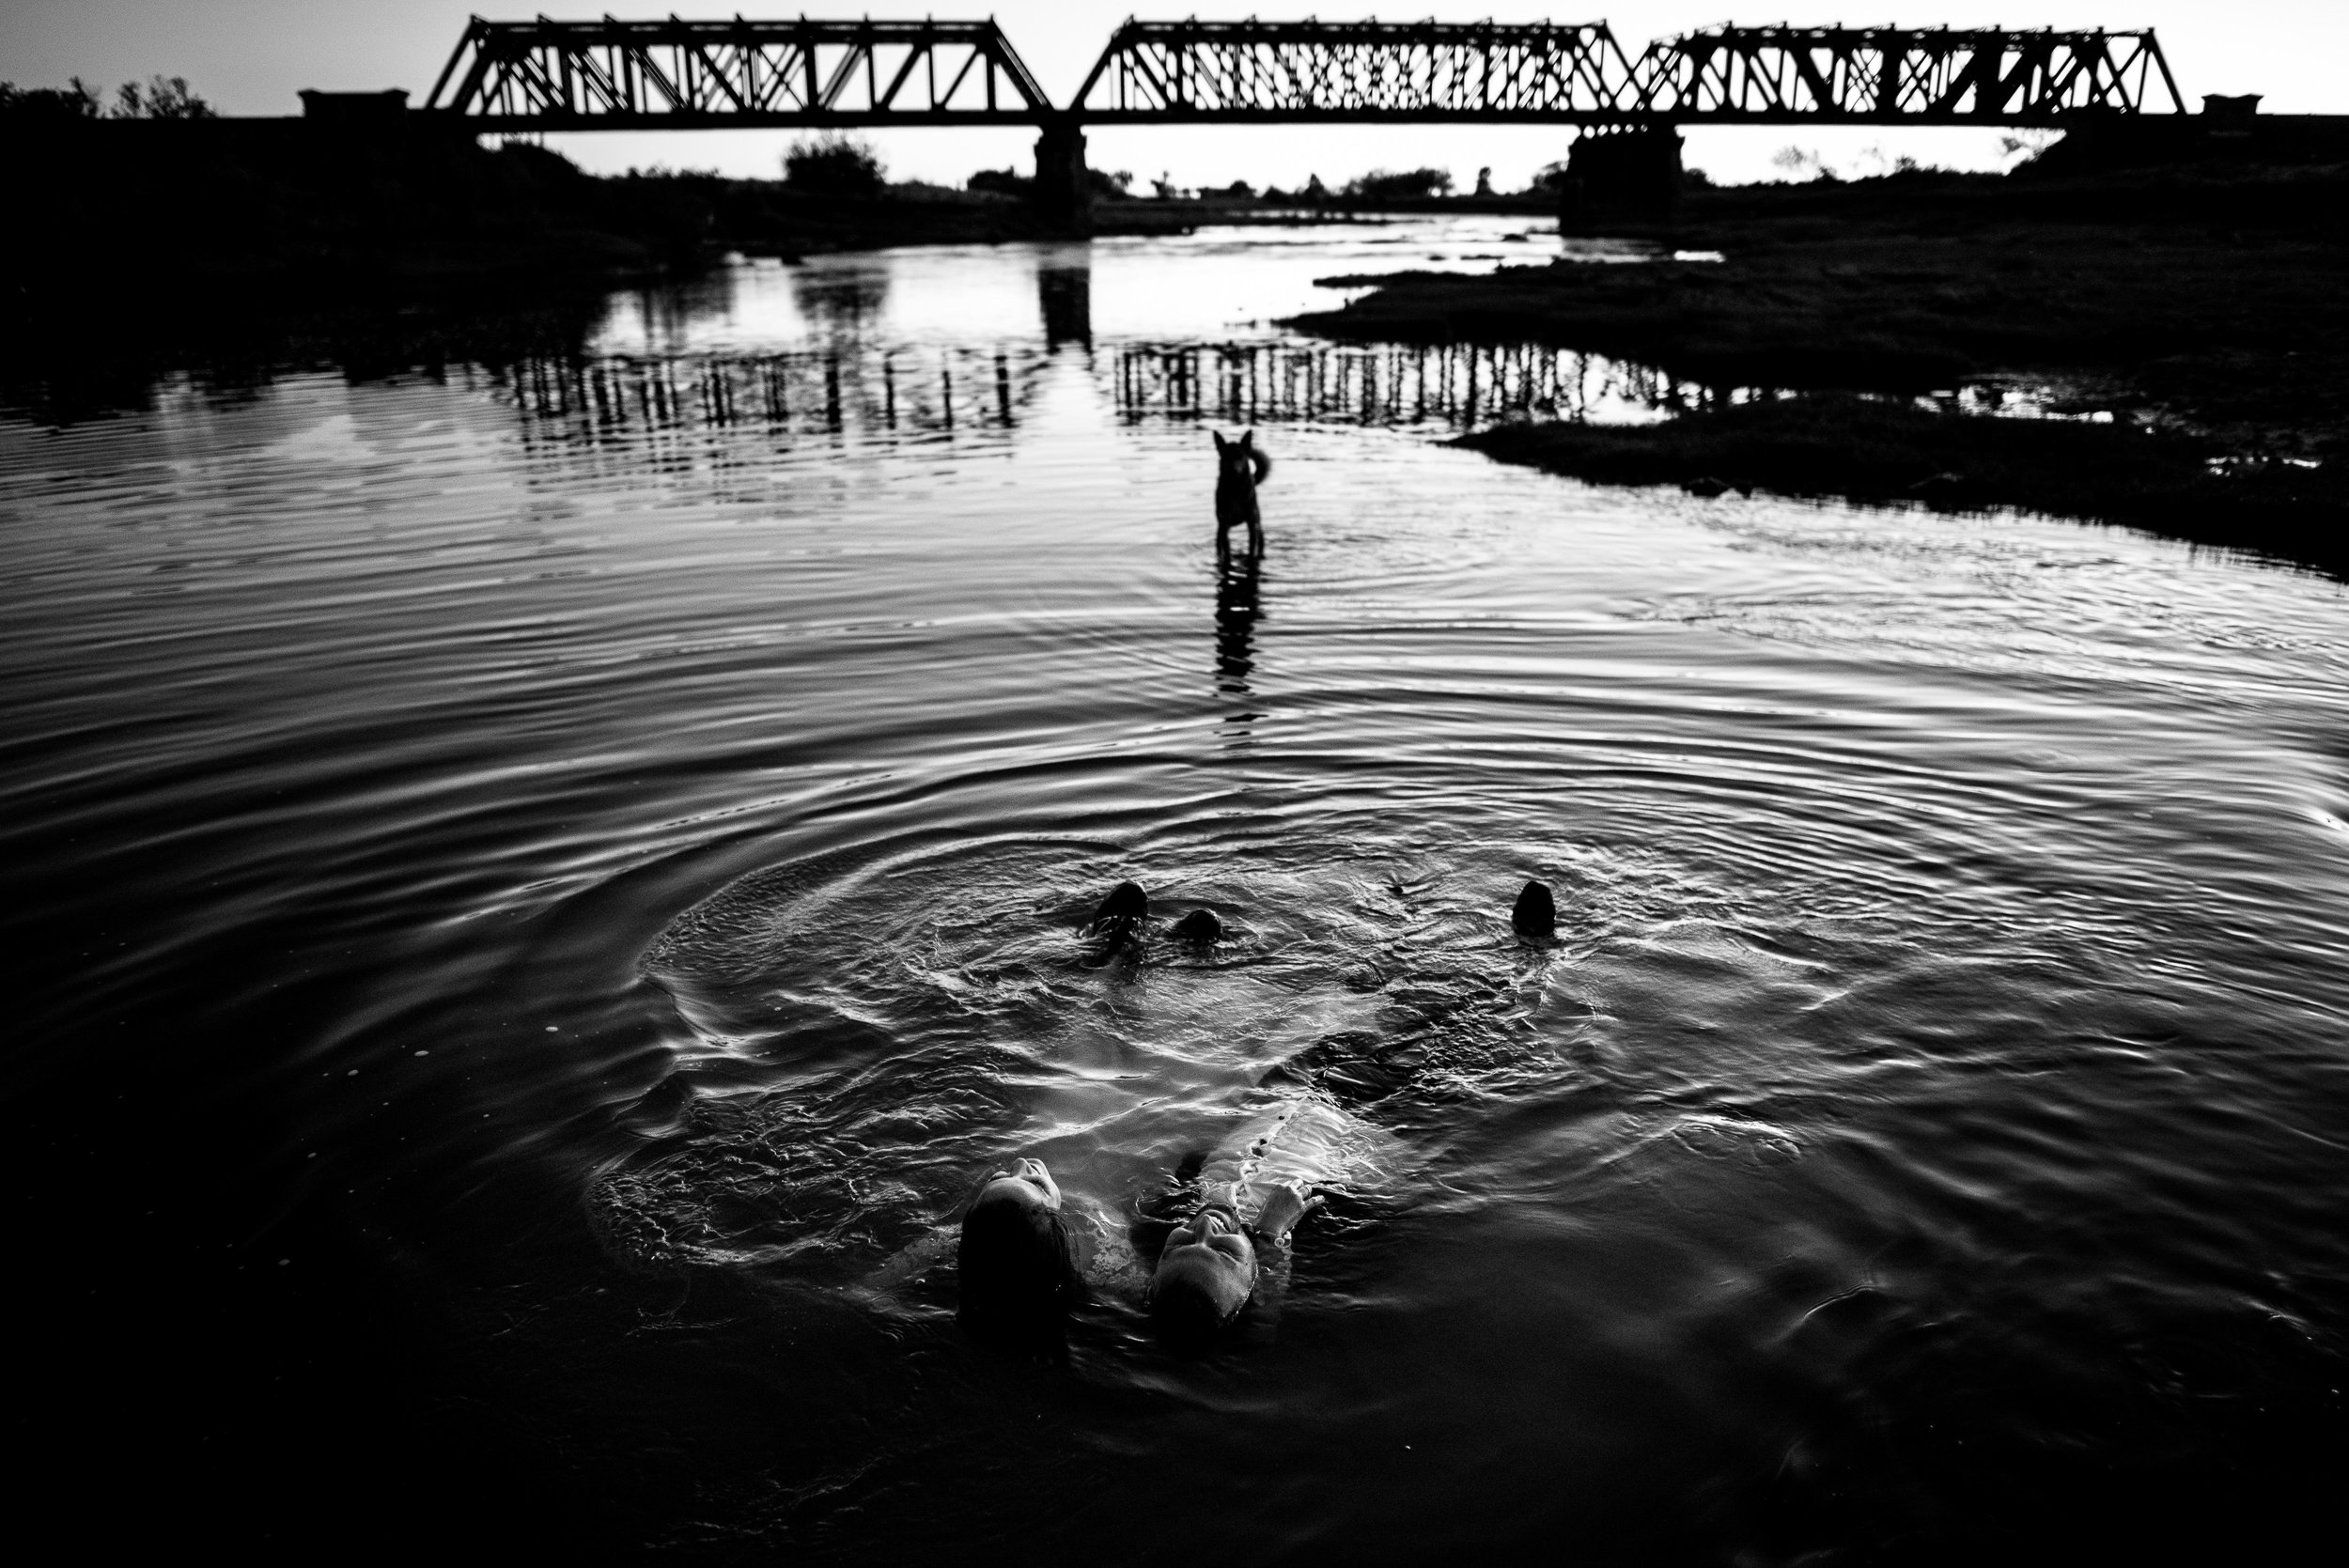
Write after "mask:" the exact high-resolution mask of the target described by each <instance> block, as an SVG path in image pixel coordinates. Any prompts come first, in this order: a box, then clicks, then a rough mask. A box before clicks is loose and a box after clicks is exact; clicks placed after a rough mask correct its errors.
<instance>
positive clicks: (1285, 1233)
mask: <svg viewBox="0 0 2349 1568" xmlns="http://www.w3.org/2000/svg"><path fill="white" fill-rule="evenodd" d="M1321 1204H1322V1199H1320V1198H1319V1197H1313V1198H1308V1197H1306V1196H1305V1194H1304V1191H1303V1190H1302V1189H1301V1188H1294V1187H1290V1186H1287V1185H1285V1184H1283V1185H1282V1186H1280V1187H1276V1188H1273V1189H1272V1196H1271V1197H1270V1198H1268V1199H1267V1200H1266V1201H1265V1206H1264V1212H1263V1213H1262V1214H1260V1215H1258V1216H1257V1217H1256V1222H1255V1224H1253V1225H1252V1226H1251V1227H1249V1228H1250V1229H1251V1230H1252V1231H1254V1232H1255V1233H1256V1239H1257V1240H1259V1241H1261V1242H1264V1243H1265V1244H1267V1245H1268V1246H1271V1247H1278V1248H1280V1249H1281V1250H1283V1251H1286V1250H1288V1244H1289V1233H1290V1232H1291V1231H1293V1230H1295V1229H1296V1228H1297V1222H1298V1221H1299V1220H1300V1219H1304V1218H1305V1216H1307V1215H1309V1214H1311V1213H1313V1211H1314V1210H1315V1209H1317V1208H1319V1207H1320V1206H1321Z"/></svg>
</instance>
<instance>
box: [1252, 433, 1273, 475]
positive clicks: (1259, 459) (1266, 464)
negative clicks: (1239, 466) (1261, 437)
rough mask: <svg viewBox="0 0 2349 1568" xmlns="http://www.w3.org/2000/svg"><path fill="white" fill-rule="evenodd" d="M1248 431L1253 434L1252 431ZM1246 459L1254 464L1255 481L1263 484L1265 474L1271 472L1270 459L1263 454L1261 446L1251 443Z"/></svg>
mask: <svg viewBox="0 0 2349 1568" xmlns="http://www.w3.org/2000/svg"><path fill="white" fill-rule="evenodd" d="M1250 433H1251V434H1253V432H1250ZM1248 460H1249V461H1250V462H1252V463H1254V464H1255V465H1256V483H1257V484H1259V485H1261V484H1263V483H1264V477H1265V475H1266V474H1269V473H1271V472H1272V459H1271V458H1268V457H1266V456H1265V454H1264V451H1263V449H1262V448H1260V447H1257V446H1254V445H1251V446H1250V447H1249V448H1248Z"/></svg>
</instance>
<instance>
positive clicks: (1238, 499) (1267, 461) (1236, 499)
mask: <svg viewBox="0 0 2349 1568" xmlns="http://www.w3.org/2000/svg"><path fill="white" fill-rule="evenodd" d="M1210 434H1212V435H1213V436H1214V437H1215V458H1216V471H1215V553H1216V556H1217V558H1218V559H1219V560H1220V559H1221V558H1222V557H1224V556H1227V555H1229V554H1230V553H1231V552H1232V529H1233V528H1234V527H1235V526H1236V525H1237V524H1239V523H1243V522H1244V523H1246V524H1247V525H1248V553H1249V555H1250V556H1251V557H1254V556H1258V555H1261V554H1263V553H1264V514H1263V513H1262V512H1260V511H1258V510H1257V508H1256V487H1257V486H1258V485H1261V484H1263V483H1264V478H1265V475H1266V474H1270V473H1271V472H1272V459H1271V458H1268V457H1266V456H1265V455H1264V454H1263V453H1261V452H1259V451H1257V450H1256V432H1255V431H1253V430H1250V431H1248V432H1247V433H1246V434H1244V435H1242V436H1241V437H1240V438H1239V440H1237V441H1225V440H1224V439H1223V432H1222V431H1221V430H1215V431H1211V432H1210Z"/></svg>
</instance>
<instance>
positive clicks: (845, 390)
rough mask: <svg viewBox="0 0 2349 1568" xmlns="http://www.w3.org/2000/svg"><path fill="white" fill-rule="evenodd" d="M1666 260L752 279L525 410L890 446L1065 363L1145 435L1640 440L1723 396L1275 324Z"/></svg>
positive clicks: (1146, 266)
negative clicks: (1363, 428) (1327, 336)
mask: <svg viewBox="0 0 2349 1568" xmlns="http://www.w3.org/2000/svg"><path fill="white" fill-rule="evenodd" d="M1661 254H1662V253H1661V252H1660V251H1658V250H1657V247H1655V246H1652V245H1648V244H1645V243H1644V242H1641V241H1622V240H1587V239H1562V238H1561V237H1560V236H1558V235H1557V234H1555V233H1554V232H1549V231H1548V230H1545V229H1542V228H1541V227H1540V226H1539V225H1531V226H1529V224H1528V221H1527V220H1525V219H1523V218H1521V217H1490V216H1472V217H1435V218H1424V219H1407V220H1398V221H1395V222H1392V223H1380V224H1361V225H1339V224H1316V225H1298V226H1296V227H1293V228H1276V227H1256V226H1251V227H1227V228H1221V229H1213V230H1207V231H1204V232H1201V233H1197V234H1191V235H1185V236H1178V237H1175V238H1174V239H1159V240H1141V239H1123V238H1112V239H1104V240H1097V241H1092V242H1089V243H1088V242H1082V241H1058V242H1051V241H1048V242H1025V243H1017V244H1007V245H969V246H931V247H907V248H904V249H899V250H891V251H880V252H864V253H857V254H849V255H840V256H814V257H810V258H808V259H807V260H805V261H801V262H795V263H786V262H780V261H772V260H744V261H740V262H738V263H737V264H735V265H734V266H732V267H731V268H729V269H727V270H726V271H725V272H723V274H721V275H718V276H715V277H709V278H704V279H700V280H696V281H695V282H693V283H692V284H690V285H683V286H678V287H671V288H662V289H648V290H643V291H639V292H637V293H634V294H630V295H625V296H619V297H616V298H615V300H614V304H613V307H612V310H611V312H610V314H609V316H608V318H606V320H605V322H604V323H603V325H602V327H601V328H600V329H599V331H598V332H597V333H596V334H594V335H593V337H592V339H591V341H590V343H589V346H588V347H589V359H588V362H587V364H586V365H537V366H534V367H532V368H531V369H530V370H528V371H527V372H526V373H525V375H524V377H523V378H522V380H521V382H520V383H518V391H519V392H521V401H522V402H523V403H524V404H525V406H527V407H530V408H531V409H532V410H533V411H534V412H536V413H537V414H538V415H539V416H540V417H541V418H545V417H547V416H550V415H552V416H553V417H554V418H555V419H556V420H557V421H558V422H562V423H574V422H580V421H583V422H585V427H590V428H608V427H612V426H614V425H615V424H618V423H624V422H628V421H631V420H635V421H650V422H652V423H654V424H663V425H686V424H698V425H703V426H707V427H713V428H714V427H790V428H797V429H805V430H811V431H813V430H828V431H833V432H842V433H848V432H860V431H861V432H863V433H864V434H866V435H868V436H872V437H876V438H878V439H883V440H888V439H895V438H897V437H900V436H904V435H908V434H916V433H938V432H943V431H948V430H952V429H956V428H961V429H965V430H970V429H973V428H976V427H983V426H987V425H990V424H991V425H1009V424H1012V423H1017V422H1019V421H1020V420H1021V419H1023V418H1025V417H1029V415H1028V414H1027V413H1025V412H1023V411H1025V410H1027V409H1028V406H1029V405H1030V403H1031V402H1032V401H1033V400H1034V397H1035V396H1036V393H1037V390H1038V388H1039V386H1040V384H1041V382H1040V381H1039V380H1038V378H1037V376H1036V371H1037V369H1038V365H1039V362H1040V361H1041V360H1042V359H1044V358H1048V357H1050V356H1051V355H1053V354H1055V353H1057V352H1060V351H1062V350H1064V349H1066V350H1070V351H1074V352H1078V353H1081V354H1082V355H1083V356H1084V363H1085V365H1086V366H1087V367H1088V368H1089V370H1090V372H1091V375H1090V377H1089V378H1088V377H1086V376H1084V375H1082V374H1080V375H1079V377H1078V380H1080V381H1089V383H1090V385H1091V387H1092V388H1093V393H1092V396H1094V398H1095V399H1097V401H1098V402H1099V403H1100V404H1101V405H1102V406H1103V407H1104V409H1105V410H1106V409H1108V408H1113V409H1114V411H1115V413H1116V415H1117V417H1118V418H1120V419H1122V420H1126V421H1128V422H1132V421H1135V420H1147V419H1157V418H1171V419H1176V420H1185V419H1223V420H1229V421H1232V422H1235V423H1269V424H1294V423H1300V422H1301V423H1314V424H1334V425H1382V426H1392V425H1428V424H1433V425H1436V426H1439V427H1455V428H1467V427H1474V426H1477V425H1481V424H1488V423H1490V422H1492V421H1493V420H1495V419H1501V418H1565V419H1581V420H1592V421H1598V422H1603V423H1631V422H1642V421H1648V420H1654V419H1658V418H1663V417H1667V416H1669V414H1670V413H1672V412H1673V411H1677V410H1679V409H1682V408H1685V407H1689V406H1695V405H1698V404H1701V403H1702V402H1703V400H1704V399H1705V398H1706V397H1707V396H1709V395H1708V394H1707V392H1706V391H1705V389H1703V388H1699V387H1696V386H1694V385H1692V384H1684V383H1676V382H1674V381H1672V379H1671V378H1669V377H1665V376H1662V375H1661V374H1660V373H1658V372H1656V371H1654V370H1651V369H1649V368H1647V367H1644V366H1640V365H1627V364H1625V363H1623V362H1620V361H1614V360H1610V359H1607V358H1605V357H1604V356H1599V355H1590V354H1577V353H1573V352H1570V351H1564V350H1559V349H1545V348H1538V347H1534V346H1531V345H1515V346H1502V347H1489V346H1487V347H1472V346H1467V345H1446V346H1441V347H1433V346H1427V347H1422V346H1412V347H1395V346H1379V345H1346V344H1332V343H1330V342H1328V341H1326V340H1323V339H1318V338H1312V337H1305V336H1301V335H1299V334H1296V333H1292V332H1289V331H1287V330H1285V329H1283V328H1282V327H1280V326H1278V325H1276V324H1275V323H1276V322H1277V321H1278V320H1280V319H1281V318H1284V317H1287V316H1291V315H1295V314H1297V313H1299V312H1301V311H1305V310H1310V309H1315V308H1327V307H1328V306H1330V305H1331V304H1333V303H1338V302H1340V301H1343V300H1345V299H1347V298H1351V297H1354V296H1356V295H1358V294H1359V293H1360V292H1361V290H1360V289H1359V288H1353V289H1340V288H1334V287H1327V286H1326V285H1325V284H1323V283H1321V282H1317V281H1316V280H1325V279H1329V278H1331V277H1338V276H1349V275H1361V274H1370V273H1380V272H1399V271H1404V270H1407V269H1418V270H1432V271H1448V272H1485V271H1487V270H1489V269H1491V268H1493V267H1494V266H1496V265H1499V264H1503V263H1511V262H1514V263H1517V264H1537V263H1544V262H1548V261H1550V260H1555V259H1561V258H1563V259H1568V260H1572V261H1576V262H1582V263H1590V264H1600V265H1603V264H1611V263H1617V262H1638V261H1642V260H1649V259H1654V258H1656V257H1657V256H1659V255H1661Z"/></svg>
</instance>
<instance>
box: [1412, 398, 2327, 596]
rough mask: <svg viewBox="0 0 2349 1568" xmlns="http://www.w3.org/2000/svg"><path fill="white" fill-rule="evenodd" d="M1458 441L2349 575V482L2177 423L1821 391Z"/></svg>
mask: <svg viewBox="0 0 2349 1568" xmlns="http://www.w3.org/2000/svg"><path fill="white" fill-rule="evenodd" d="M1455 444H1458V445H1462V446H1467V447H1470V448H1472V449H1474V450H1476V451H1479V452H1483V453H1485V454H1486V455H1487V456H1489V457H1492V458H1498V459H1499V460H1501V461H1502V462H1510V463H1522V464H1526V465H1529V466H1531V467H1534V468H1540V469H1545V470H1547V471H1548V472H1550V473H1554V474H1568V475H1571V476H1572V477H1574V478H1578V479H1584V480H1589V481H1591V482H1593V483H1597V484H1610V485H1677V486H1680V487H1681V488H1682V489H1688V490H1689V491H1691V492H1693V493H1695V494H1698V495H1704V496H1711V495H1718V494H1720V493H1722V492H1723V491H1726V490H1732V489H1735V490H1743V491H1747V492H1751V491H1755V490H1763V491H1769V492H1773V493H1776V494H1780V495H1791V496H1810V497H1822V498H1827V497H1833V498H1837V499H1842V500H1848V501H1859V502H1867V503H1875V504H1895V505H1897V504H1909V505H1921V506H1927V507H1931V508H1933V509H1935V510H1937V511H1946V512H1976V511H1984V510H1988V509H1990V508H1992V507H2006V506H2012V507H2019V508H2022V509H2025V510H2028V511H2034V512H2044V513H2048V514H2051V515H2054V516H2060V517H2077V518H2088V519H2093V520H2099V521H2104V522H2112V523H2121V524H2125V525H2127V526H2130V527H2136V528H2143V529H2146V530H2148V531H2150V532H2154V533H2158V534H2165V535H2169V536H2171V537H2175V538H2182V539H2190V540H2193V541H2195V542H2197V543H2201V544H2208V545H2214V546H2218V547H2221V548H2225V549H2231V550H2245V551H2259V552H2262V553H2264V554H2270V555H2278V556H2282V557H2285V558H2287V559H2291V560H2295V561H2300V562H2305V563H2307V564H2308V565H2310V566H2315V567H2324V568H2326V569H2327V570H2330V571H2333V572H2335V573H2338V574H2341V575H2349V481H2345V480H2344V475H2343V473H2342V470H2341V465H2340V464H2339V463H2323V464H2316V465H2313V466H2303V464H2302V462H2295V461H2288V460H2282V459H2267V460H2250V461H2246V460H2241V459H2236V458H2230V456H2229V455H2228V454H2226V453H2224V452H2223V451H2221V450H2220V449H2218V447H2217V445H2216V443H2214V442H2210V441H2208V440H2207V439H2204V438H2200V437H2196V436H2192V435H2187V434H2185V433H2182V432H2174V431H2157V430H2148V429H2145V428H2142V427H2136V426H2129V425H2122V424H2093V423H2086V422H2077V421H2070V420H2052V419H2012V418H2003V419H2002V418H1992V417H1969V416H1966V415H1958V414H1948V413H1940V412H1936V411H1928V410H1924V409H1920V408H1918V407H1916V406H1914V405H1912V404H1908V403H1904V402H1899V401H1893V400H1888V399H1880V398H1864V397H1859V396H1851V395H1849V394H1840V393H1819V394H1812V395H1810V396H1795V397H1786V398H1764V399H1759V400H1756V401H1754V402H1750V403H1744V404H1738V405H1735V406H1732V407H1728V408H1723V409H1717V410H1709V411H1701V412H1695V413H1688V414H1684V415H1682V416H1680V417H1679V418H1676V419H1672V420H1667V421H1665V422H1662V423H1660V424H1655V425H1638V426H1606V425H1576V424H1566V423H1557V422H1551V423H1541V424H1518V425H1505V426H1501V427H1496V428H1493V429H1490V430H1484V431H1479V432H1477V433H1475V434H1472V435H1469V436H1465V437H1462V438H1461V439H1460V440H1459V441H1458V442H1456V443H1455ZM2303 461H2305V459H2304V460H2303Z"/></svg>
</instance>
